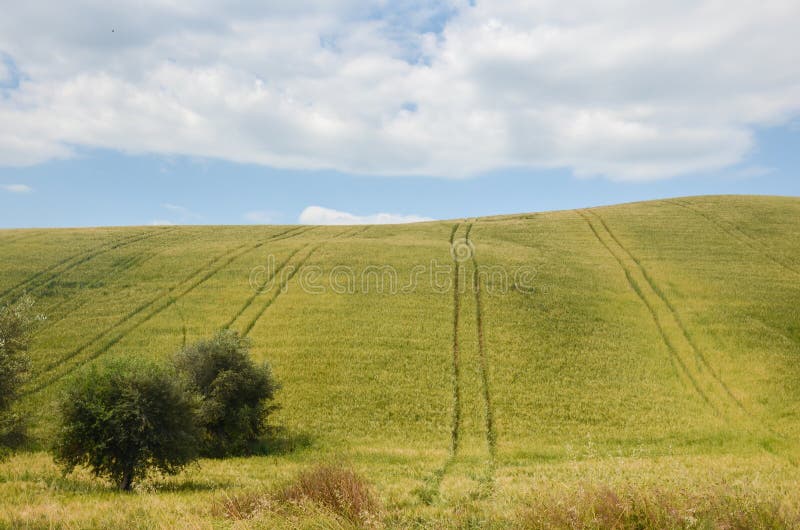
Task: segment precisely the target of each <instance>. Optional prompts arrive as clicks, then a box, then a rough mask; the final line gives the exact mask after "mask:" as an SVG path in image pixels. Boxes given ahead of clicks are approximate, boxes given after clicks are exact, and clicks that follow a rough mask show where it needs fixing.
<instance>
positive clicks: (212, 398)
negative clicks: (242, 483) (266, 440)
mask: <svg viewBox="0 0 800 530" xmlns="http://www.w3.org/2000/svg"><path fill="white" fill-rule="evenodd" d="M249 347H250V343H249V341H248V340H247V339H246V338H243V337H241V336H239V334H238V333H236V332H234V331H230V330H223V331H220V332H219V333H217V334H216V335H214V337H213V338H212V339H210V340H205V341H200V342H198V343H196V344H192V345H190V346H189V347H187V348H184V349H183V350H182V351H181V352H179V353H178V354H177V356H176V358H175V365H176V367H177V369H178V371H179V372H180V373H182V374H183V375H184V377H185V379H186V381H187V383H188V386H189V388H190V389H192V390H193V391H194V392H196V393H197V396H198V399H199V402H200V406H199V411H198V425H199V427H200V428H201V430H202V432H203V444H202V452H203V454H204V455H206V456H212V457H223V456H229V455H234V454H243V453H245V452H247V451H248V450H249V449H250V448H251V447H252V446H253V444H254V442H256V441H257V440H258V438H259V437H260V436H261V435H262V434H264V432H265V430H266V419H267V416H268V414H269V413H270V412H271V411H272V410H273V409H274V408H275V407H274V406H272V405H271V404H270V403H271V401H272V399H273V397H274V395H275V391H276V390H277V389H278V384H277V383H276V382H275V380H274V378H273V376H272V372H271V370H270V367H269V365H268V364H266V363H264V364H262V365H260V366H259V365H256V364H255V363H254V362H253V361H252V360H251V359H250V356H249V353H248V352H249Z"/></svg>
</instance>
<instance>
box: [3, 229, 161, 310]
mask: <svg viewBox="0 0 800 530" xmlns="http://www.w3.org/2000/svg"><path fill="white" fill-rule="evenodd" d="M174 230H177V227H175V228H166V229H165V228H158V229H155V230H149V231H146V232H142V233H137V234H133V235H131V236H125V237H122V238H119V239H117V240H114V241H112V242H110V243H109V242H106V243H103V244H101V245H99V246H95V247H92V248H90V249H89V250H86V251H84V252H81V253H78V254H75V255H72V256H69V257H67V258H65V259H63V260H61V261H59V262H58V263H56V264H54V265H51V266H50V267H48V268H47V269H44V270H42V271H39V272H37V273H35V274H33V275H32V276H29V277H28V278H27V279H26V280H23V281H22V282H21V283H18V284H17V285H16V286H14V287H11V288H9V289H6V290H5V291H4V292H3V293H0V298H3V297H5V296H7V295H10V294H11V293H14V292H15V291H17V290H18V289H23V292H22V293H18V294H16V296H15V297H13V298H12V299H11V300H10V301H11V302H12V303H13V302H14V301H16V300H19V298H21V297H22V296H23V295H24V294H25V293H26V292H29V293H35V292H36V291H38V290H40V289H42V288H44V287H47V286H49V285H51V284H52V283H53V282H54V281H55V280H56V279H58V278H59V277H60V276H61V275H63V274H64V273H66V272H69V271H71V270H72V269H74V268H75V267H78V266H79V265H83V264H84V263H86V262H88V261H91V260H92V259H94V258H96V257H97V256H100V255H102V254H105V253H107V252H110V251H112V250H116V249H118V248H123V247H126V246H128V245H131V244H133V243H137V242H139V241H142V240H144V239H149V238H151V237H154V236H157V235H161V234H166V233H169V232H172V231H174ZM62 266H63V268H61V267H62ZM56 269H59V270H56ZM47 275H49V276H47ZM42 276H46V278H44V279H42V280H38V279H39V278H40V277H42ZM37 280H38V281H37Z"/></svg>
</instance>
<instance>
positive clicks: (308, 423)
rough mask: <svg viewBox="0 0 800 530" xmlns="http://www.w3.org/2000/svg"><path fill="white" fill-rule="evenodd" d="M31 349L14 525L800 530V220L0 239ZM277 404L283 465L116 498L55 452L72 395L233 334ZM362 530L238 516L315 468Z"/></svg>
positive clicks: (706, 207) (293, 508)
mask: <svg viewBox="0 0 800 530" xmlns="http://www.w3.org/2000/svg"><path fill="white" fill-rule="evenodd" d="M25 293H27V294H29V295H30V296H32V297H33V298H34V299H35V300H36V309H37V311H38V312H41V313H43V314H45V315H46V316H47V320H46V321H45V322H43V323H42V324H41V325H40V326H39V327H38V328H37V330H36V336H35V338H34V341H33V346H32V348H31V356H32V359H33V364H32V367H31V376H30V379H29V381H28V382H27V383H26V385H25V388H24V391H23V397H22V400H21V403H20V410H21V411H22V412H23V413H24V414H25V416H26V417H27V419H28V422H29V431H30V435H31V441H30V442H29V444H28V447H27V448H26V450H24V451H22V452H18V453H16V454H14V455H13V456H11V457H10V458H8V459H7V460H5V461H2V462H0V527H23V528H25V527H28V528H49V527H68V528H85V527H98V528H100V527H105V528H111V527H116V528H154V527H161V528H175V527H179V528H212V527H213V528H219V527H236V528H249V527H262V528H275V527H293V528H294V527H298V528H305V527H309V528H349V527H351V526H370V527H390V528H409V527H411V528H442V527H459V528H461V527H474V528H482V527H495V528H507V527H516V528H539V527H550V526H561V527H576V528H584V527H586V528H594V527H598V528H599V527H637V525H638V527H642V526H644V527H648V526H672V527H693V526H694V527H711V528H713V527H726V528H735V527H753V526H761V527H792V526H796V525H800V487H798V485H799V484H800V468H798V465H800V199H796V198H780V197H751V196H718V197H717V196H715V197H690V198H681V199H668V200H660V201H651V202H644V203H635V204H626V205H619V206H611V207H601V208H592V209H585V210H574V211H559V212H549V213H534V214H521V215H510V216H498V217H488V218H477V219H459V220H452V221H442V222H430V223H420V224H411V225H371V226H336V227H334V226H325V227H323V226H219V227H206V226H186V227H183V226H181V227H174V226H168V227H131V228H97V229H52V230H38V229H37V230H2V231H0V301H2V302H11V301H13V300H16V299H18V298H19V297H20V296H22V295H23V294H25ZM225 327H228V328H231V329H234V330H238V331H240V332H241V333H242V334H244V335H246V336H247V337H249V338H250V339H251V340H252V354H253V355H254V357H255V358H256V359H257V360H259V361H261V360H267V361H269V363H270V364H271V366H272V368H273V370H274V372H275V375H276V377H277V379H278V380H279V381H280V383H281V385H282V388H281V390H280V391H279V393H278V396H277V400H276V401H277V404H278V405H280V409H279V410H278V411H277V412H276V413H275V414H274V415H272V416H271V419H270V423H271V424H272V425H273V426H274V429H273V431H274V434H273V435H271V437H270V439H269V440H267V441H265V448H264V454H263V455H259V456H252V457H248V458H233V459H225V460H201V461H200V463H199V464H198V465H195V466H192V467H190V468H189V469H188V470H187V471H185V472H183V473H181V474H180V475H177V476H175V477H158V476H153V477H151V478H149V479H148V480H147V481H146V483H145V484H142V485H141V486H140V487H139V488H138V489H137V490H136V491H135V492H133V493H129V494H127V493H120V492H117V491H116V490H114V489H113V487H111V486H110V485H109V484H107V483H105V482H103V481H101V480H98V479H94V478H92V476H91V475H90V474H89V473H88V472H85V471H81V470H79V471H76V472H74V473H72V474H69V475H66V476H65V475H62V474H61V472H60V470H59V468H58V467H57V466H56V465H55V464H54V463H53V461H52V459H51V457H50V456H49V454H48V452H47V449H48V446H49V444H50V441H51V440H52V437H53V434H54V430H55V429H56V428H57V425H58V423H57V406H56V403H57V402H58V400H59V398H60V396H61V393H62V391H63V390H64V388H65V385H67V384H68V382H69V380H70V377H71V376H73V375H74V374H76V373H79V371H81V370H83V369H85V368H86V367H87V366H89V365H91V364H92V363H95V362H97V361H99V360H104V359H111V358H114V357H129V356H140V357H148V358H152V359H155V360H158V361H164V362H166V361H168V360H169V359H170V358H171V356H172V355H173V354H174V353H175V352H176V351H177V350H179V349H180V348H181V347H182V346H183V345H185V344H187V343H191V342H193V341H196V340H199V339H201V338H205V337H208V336H210V335H211V334H213V333H214V332H215V331H216V330H219V329H221V328H225ZM333 462H335V463H341V464H342V465H344V466H346V467H348V468H351V469H353V470H354V471H355V472H357V473H358V474H359V475H360V476H362V477H363V478H364V480H365V481H367V482H368V483H369V484H370V487H371V488H373V490H374V493H375V496H376V497H377V499H378V501H379V505H380V507H379V509H376V511H375V513H373V514H371V515H370V517H367V518H362V519H358V520H352V519H348V518H346V517H342V516H341V514H337V513H335V511H333V510H328V509H326V508H325V507H324V506H317V505H313V504H292V503H286V505H285V506H284V505H277V504H275V503H269V502H267V503H265V504H264V505H263V506H260V507H258V508H257V509H249V510H248V509H240V508H237V509H233V508H232V507H241V505H242V504H245V500H246V499H248V498H254V497H257V496H258V495H260V494H262V493H263V492H269V491H274V490H275V489H276V488H280V487H282V485H284V484H288V483H291V481H292V480H294V478H295V477H296V476H297V475H298V473H301V472H303V471H304V470H307V469H309V468H312V467H313V466H315V465H317V464H320V463H328V464H329V463H333Z"/></svg>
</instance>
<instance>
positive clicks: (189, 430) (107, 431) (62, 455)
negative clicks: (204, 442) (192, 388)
mask: <svg viewBox="0 0 800 530" xmlns="http://www.w3.org/2000/svg"><path fill="white" fill-rule="evenodd" d="M60 412H61V427H60V430H59V432H58V434H57V437H56V438H57V439H56V443H55V446H54V453H55V460H56V462H57V463H59V464H60V465H61V466H62V467H63V469H64V471H65V472H70V471H72V470H73V469H74V468H75V467H76V466H86V467H88V468H89V469H91V471H92V472H93V473H94V474H95V475H96V476H99V477H106V478H109V479H111V480H112V481H113V482H114V483H116V485H117V486H118V487H119V489H121V490H124V491H128V490H130V489H131V487H132V485H133V483H134V482H135V481H136V480H138V479H141V478H142V477H144V476H145V475H146V474H147V473H148V472H149V471H150V470H158V471H160V472H162V473H165V474H175V473H177V472H179V471H180V470H181V469H182V468H183V467H185V466H186V465H187V464H189V463H190V462H192V461H193V460H195V459H196V458H197V456H198V444H199V431H198V429H197V427H196V425H195V406H194V402H193V401H192V399H191V396H190V395H189V394H188V393H187V392H186V391H185V389H184V387H183V386H182V385H181V384H180V382H179V381H178V379H177V378H176V377H175V375H174V374H173V373H171V372H169V371H165V370H164V369H162V368H160V367H158V366H155V365H152V364H148V363H143V362H132V361H117V362H111V363H108V364H105V365H103V366H100V367H96V366H93V367H90V368H88V369H87V370H86V371H85V372H84V373H83V374H81V375H79V376H78V377H76V378H75V379H74V380H73V381H71V383H70V384H69V387H68V389H67V391H66V392H65V395H64V397H63V400H62V401H61V405H60Z"/></svg>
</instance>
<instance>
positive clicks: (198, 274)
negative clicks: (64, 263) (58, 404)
mask: <svg viewBox="0 0 800 530" xmlns="http://www.w3.org/2000/svg"><path fill="white" fill-rule="evenodd" d="M312 228H313V227H312ZM312 228H307V229H303V228H302V227H293V228H290V229H288V230H285V231H283V232H280V233H278V234H275V235H272V236H270V237H268V238H267V239H265V240H263V241H261V242H260V243H257V244H255V245H252V244H249V243H245V244H243V245H239V246H237V247H235V248H234V249H232V250H226V251H225V252H223V253H222V254H220V255H218V256H216V257H215V258H214V259H212V260H211V261H210V262H209V263H207V264H206V265H204V266H203V267H201V268H200V269H197V270H195V271H194V272H192V274H190V275H189V276H187V277H186V278H184V279H183V280H182V281H180V282H178V283H177V284H175V285H173V287H171V288H170V289H169V291H168V292H167V293H166V294H164V295H159V296H157V297H155V298H153V299H151V300H150V301H148V302H145V303H144V304H141V305H140V306H138V307H137V308H136V309H134V310H133V311H131V312H130V313H128V314H127V315H125V316H124V317H123V318H122V319H120V320H119V321H117V322H116V323H115V324H113V325H112V326H110V327H109V328H107V329H106V330H104V331H102V332H100V333H99V334H97V335H95V336H94V337H93V338H92V339H91V340H89V341H88V342H86V343H84V344H83V345H81V346H79V347H78V348H76V349H75V350H72V351H71V352H70V353H69V354H67V356H65V357H62V358H60V359H58V360H57V361H53V362H51V363H50V364H49V365H48V366H46V367H45V369H44V370H43V371H42V373H43V374H47V373H49V372H52V371H53V370H55V369H56V368H58V367H60V366H62V365H63V364H64V363H65V362H67V361H71V360H72V359H74V358H75V357H77V356H78V355H80V354H81V353H83V352H85V351H86V350H88V349H89V348H90V347H91V346H92V345H94V344H97V343H99V342H100V341H101V340H103V339H104V338H106V337H108V336H109V335H110V334H111V333H112V332H114V330H117V329H119V328H121V327H122V326H124V325H125V324H126V323H127V322H129V321H130V320H132V319H133V318H135V317H136V316H138V315H139V314H141V313H143V312H144V311H145V310H147V309H150V310H149V312H147V313H146V314H145V315H144V317H143V318H142V319H140V320H139V321H138V322H136V323H134V324H133V325H132V326H129V327H127V328H126V329H123V330H121V331H120V332H118V333H116V334H115V335H113V336H112V337H110V338H108V339H107V340H106V341H105V342H103V343H102V345H100V346H99V348H98V349H96V350H95V351H94V352H93V353H91V354H90V355H89V356H88V357H85V358H82V359H80V360H79V361H78V362H76V363H74V364H73V366H71V367H68V368H67V369H66V370H65V371H63V372H62V373H60V374H56V375H55V376H53V377H50V378H47V379H46V380H45V381H43V382H41V383H40V384H38V385H37V386H35V387H33V388H31V389H28V390H27V391H25V392H23V393H22V395H23V396H27V395H30V394H35V393H37V392H40V391H41V390H43V389H45V388H47V387H49V386H51V385H52V384H54V383H56V382H57V381H59V380H61V379H63V378H64V377H66V376H67V375H69V374H70V373H72V372H74V371H75V370H77V369H79V368H81V367H82V366H84V365H85V364H87V363H88V362H90V361H92V360H94V359H96V358H97V357H99V356H101V355H103V354H104V353H105V352H107V351H108V350H109V349H110V348H111V347H113V346H114V345H115V344H117V343H118V342H119V341H121V340H122V339H124V338H125V337H126V336H127V335H128V334H129V333H131V332H132V331H134V330H135V329H137V328H139V327H140V326H142V325H143V324H145V323H147V322H148V321H150V320H151V319H152V318H153V317H155V316H156V315H158V314H159V313H161V312H162V311H164V310H165V309H167V308H168V307H170V306H172V305H173V304H175V303H176V302H177V301H178V300H179V299H181V298H182V297H184V296H186V295H187V294H189V293H190V292H192V291H193V290H194V289H196V288H197V287H199V286H200V285H202V284H203V283H205V282H206V281H208V280H209V279H210V278H211V277H213V276H214V275H215V274H217V273H218V272H219V271H221V270H222V269H224V268H225V267H227V266H228V265H230V264H231V263H232V262H233V261H235V260H236V259H238V258H240V257H241V256H243V255H245V254H247V253H249V252H252V251H253V250H256V249H258V248H260V247H262V246H263V245H265V244H266V243H268V242H274V241H279V240H281V239H288V238H291V237H295V236H298V235H300V234H303V233H306V232H308V231H309V230H311V229H312ZM291 232H293V233H291Z"/></svg>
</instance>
